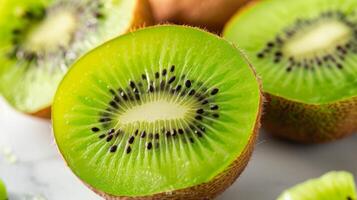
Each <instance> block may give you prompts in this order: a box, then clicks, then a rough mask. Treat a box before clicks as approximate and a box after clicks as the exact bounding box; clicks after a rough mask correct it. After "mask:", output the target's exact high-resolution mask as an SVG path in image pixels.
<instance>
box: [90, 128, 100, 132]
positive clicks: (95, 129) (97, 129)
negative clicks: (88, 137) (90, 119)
mask: <svg viewBox="0 0 357 200" xmlns="http://www.w3.org/2000/svg"><path fill="white" fill-rule="evenodd" d="M91 130H92V131H93V132H95V133H96V132H98V131H99V128H97V127H93V128H92V129H91Z"/></svg>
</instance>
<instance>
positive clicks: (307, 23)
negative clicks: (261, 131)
mask: <svg viewBox="0 0 357 200" xmlns="http://www.w3.org/2000/svg"><path fill="white" fill-rule="evenodd" d="M356 10H357V2H356V1H354V0H342V1H339V0H314V1H310V0H291V1H284V2H282V1H279V0H266V1H259V2H253V3H251V4H250V5H248V6H246V7H245V8H244V9H242V10H241V11H240V12H238V13H237V14H236V16H235V17H233V19H231V21H230V22H229V23H228V24H227V25H226V28H225V31H224V37H225V38H227V39H228V40H230V41H232V42H234V43H236V44H237V45H239V46H240V47H241V48H242V49H244V50H245V51H246V53H247V55H248V57H249V58H250V59H251V61H252V63H253V65H254V67H255V68H256V71H257V73H258V75H260V76H261V78H262V82H263V90H264V92H265V93H267V96H268V100H271V101H269V102H268V103H267V110H266V111H267V114H266V115H265V117H264V122H263V125H264V126H265V127H266V128H268V129H269V130H270V131H271V132H272V133H273V134H275V135H278V136H281V137H284V138H288V139H291V140H295V141H300V142H325V141H331V140H335V139H337V138H341V137H344V136H346V135H349V134H351V133H353V132H354V131H355V130H357V123H356V118H357V64H356V62H357V29H356V24H357V12H356ZM257 27H258V28H257ZM257 30H258V31H257Z"/></svg>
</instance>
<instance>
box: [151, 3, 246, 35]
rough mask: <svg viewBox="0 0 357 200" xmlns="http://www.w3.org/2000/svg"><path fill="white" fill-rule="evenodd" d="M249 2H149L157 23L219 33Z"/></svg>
mask: <svg viewBox="0 0 357 200" xmlns="http://www.w3.org/2000/svg"><path fill="white" fill-rule="evenodd" d="M248 1H249V0H180V1H177V0H150V2H151V5H152V9H153V14H154V16H155V18H156V20H157V21H159V22H164V23H165V22H167V21H169V22H174V23H179V24H188V25H193V26H199V27H202V28H206V29H208V30H210V31H215V32H220V31H222V29H223V26H224V24H225V23H226V22H227V21H228V20H229V18H230V17H231V16H232V15H233V14H234V13H235V12H236V11H237V10H238V8H240V7H241V6H242V5H244V4H245V3H246V2H248Z"/></svg>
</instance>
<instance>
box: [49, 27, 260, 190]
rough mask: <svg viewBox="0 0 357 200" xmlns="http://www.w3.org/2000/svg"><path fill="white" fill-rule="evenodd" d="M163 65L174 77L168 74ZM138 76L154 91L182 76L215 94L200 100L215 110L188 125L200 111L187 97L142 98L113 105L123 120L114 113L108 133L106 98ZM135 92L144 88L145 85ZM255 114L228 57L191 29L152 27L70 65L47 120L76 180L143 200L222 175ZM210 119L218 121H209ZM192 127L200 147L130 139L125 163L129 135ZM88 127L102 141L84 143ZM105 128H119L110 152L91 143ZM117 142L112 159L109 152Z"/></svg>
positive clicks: (252, 84) (218, 43) (244, 76)
mask: <svg viewBox="0 0 357 200" xmlns="http://www.w3.org/2000/svg"><path fill="white" fill-rule="evenodd" d="M172 65H175V70H174V72H170V67H171V66H172ZM164 69H167V71H168V72H167V74H166V76H164V78H163V76H160V78H159V79H155V78H154V74H155V72H160V73H161V71H163V70H164ZM143 73H145V74H146V75H147V76H148V77H150V78H149V79H150V80H154V84H157V83H158V82H159V81H161V80H164V81H166V82H168V79H169V78H170V77H172V76H173V75H175V76H177V79H176V80H175V81H174V82H173V83H172V84H171V85H172V86H176V85H177V84H179V83H180V84H181V83H182V82H183V81H182V80H181V79H179V77H181V76H182V75H186V76H185V77H186V78H188V79H191V80H193V81H194V82H192V86H191V88H196V89H197V91H201V89H202V87H199V86H197V84H198V82H200V81H202V82H203V85H204V86H205V87H207V89H208V93H210V91H212V90H213V89H214V88H219V92H218V93H217V94H216V95H209V97H208V98H207V99H209V101H210V102H214V103H215V104H217V105H219V107H220V108H219V110H217V111H211V110H209V109H208V110H206V111H205V112H206V113H207V114H209V115H208V116H204V117H203V121H198V120H195V119H194V118H193V117H194V116H195V112H196V109H197V108H198V107H199V106H201V104H200V103H199V102H198V101H197V100H196V99H195V98H194V97H192V96H189V95H187V93H186V95H183V96H180V95H178V94H177V93H175V94H171V93H169V92H164V91H160V92H155V93H153V94H151V93H150V94H148V93H147V92H146V89H143V91H142V93H141V94H142V99H141V100H142V101H141V102H140V103H138V104H135V103H134V104H131V103H122V104H120V106H123V107H128V110H129V111H127V112H122V113H116V114H114V115H115V117H114V119H113V121H112V123H109V125H107V126H103V125H101V123H99V122H98V119H99V118H100V116H99V115H100V114H99V113H101V112H106V111H105V109H106V108H107V107H108V102H110V101H111V99H112V98H113V95H111V94H110V92H109V90H110V89H115V90H116V89H118V88H119V86H120V87H125V86H127V85H128V83H129V80H134V81H136V84H138V81H140V80H142V79H141V76H142V74H143ZM143 84H144V86H143V87H144V88H148V86H147V81H143ZM196 93H198V92H196ZM206 94H207V93H206ZM134 105H137V106H134ZM139 105H141V106H139ZM259 105H260V93H259V86H258V83H257V80H256V78H255V76H254V73H253V71H252V70H251V69H250V67H249V66H248V64H247V63H246V62H245V60H244V58H243V57H241V56H240V53H239V52H238V50H237V49H235V48H234V47H233V46H231V45H230V44H229V43H228V42H226V41H225V40H223V39H220V38H218V37H217V36H214V35H212V34H209V33H206V32H203V31H200V30H198V29H193V28H189V27H179V26H158V27H153V28H148V29H143V30H140V31H137V32H134V33H130V34H127V35H125V36H122V37H119V38H117V39H115V40H113V41H110V42H108V43H106V44H104V45H102V46H100V47H99V48H97V49H95V50H93V51H92V52H90V53H89V54H87V55H86V56H84V57H83V58H82V59H80V60H79V61H78V62H77V63H75V64H74V66H73V67H72V68H71V70H70V71H69V73H68V74H67V75H66V76H65V78H64V80H63V81H62V83H61V84H60V87H59V89H58V92H57V94H56V97H55V101H54V105H53V114H52V117H53V124H54V125H53V126H54V132H55V138H56V141H57V144H58V146H59V149H60V151H61V153H62V155H63V157H64V158H65V160H66V161H67V163H68V165H69V167H70V168H71V169H72V170H73V171H74V173H75V174H76V175H77V176H78V177H79V178H80V179H82V180H83V181H84V182H86V183H87V184H89V185H90V186H92V187H93V188H95V189H96V190H99V191H104V192H106V193H109V194H112V195H117V196H145V195H152V194H156V193H161V192H170V191H173V190H177V189H183V188H187V187H190V186H195V185H198V184H201V183H205V182H209V181H210V180H212V179H213V178H214V177H215V176H217V175H218V174H220V173H221V172H223V171H224V170H225V169H226V168H227V167H228V166H229V165H230V164H232V162H233V161H234V160H235V159H237V157H238V156H240V155H241V153H242V151H243V149H244V148H245V147H246V145H247V142H248V140H249V138H250V137H251V134H252V133H253V130H254V126H255V124H256V123H257V121H256V120H257V117H258V113H259ZM206 106H208V105H206ZM205 108H207V107H205ZM213 113H219V115H220V117H219V118H213V117H212V114H213ZM193 122H195V123H197V124H201V125H202V124H204V125H205V128H206V132H205V133H203V137H201V138H199V137H198V136H197V135H195V134H191V135H190V134H186V133H185V134H182V135H176V136H174V137H173V136H171V137H165V134H163V133H161V132H160V135H159V136H160V139H159V140H155V139H149V137H148V136H146V137H145V138H140V134H139V135H138V136H137V137H135V142H134V143H133V144H132V145H130V146H131V149H132V151H131V152H130V153H129V154H127V153H126V145H127V141H128V138H129V137H131V136H133V135H134V132H135V129H137V128H139V129H140V130H146V131H147V132H146V133H147V134H148V133H149V132H153V133H155V132H156V130H157V129H159V130H161V128H163V127H166V128H175V127H184V126H185V125H187V124H188V123H193ZM92 127H98V128H100V130H101V131H99V132H98V133H93V132H92V131H91V128H92ZM111 128H115V129H116V130H118V128H122V129H123V130H124V133H121V135H120V137H119V138H116V139H113V140H112V141H111V142H106V141H105V139H99V138H98V136H99V135H101V134H103V133H107V132H108V130H109V129H111ZM189 137H192V139H193V140H194V143H190V142H189ZM120 138H124V139H122V140H120ZM114 140H115V142H114ZM119 141H121V142H120V144H119V146H118V149H117V151H116V152H115V153H111V152H109V149H110V147H111V145H113V143H115V144H117V143H119ZM150 141H152V142H153V144H154V141H159V142H157V143H158V144H159V147H158V148H156V147H155V148H154V147H153V149H151V150H148V149H147V148H146V144H147V143H148V142H150Z"/></svg>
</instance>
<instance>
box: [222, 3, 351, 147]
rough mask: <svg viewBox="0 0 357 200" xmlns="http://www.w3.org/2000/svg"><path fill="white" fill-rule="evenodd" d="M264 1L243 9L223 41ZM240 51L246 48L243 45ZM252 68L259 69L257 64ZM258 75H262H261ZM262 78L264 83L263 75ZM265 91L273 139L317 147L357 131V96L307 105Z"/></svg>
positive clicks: (268, 126) (267, 124)
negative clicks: (246, 15)
mask: <svg viewBox="0 0 357 200" xmlns="http://www.w3.org/2000/svg"><path fill="white" fill-rule="evenodd" d="M267 1H269V0H267ZM262 2H264V1H259V0H255V1H250V2H249V3H247V4H246V5H245V6H243V7H242V8H241V9H240V10H239V11H238V12H237V13H236V14H235V15H234V16H233V17H232V18H231V19H230V20H229V22H228V23H227V24H226V26H225V28H224V31H223V35H224V38H226V39H228V40H231V41H232V40H234V39H232V38H227V34H228V32H229V31H230V29H231V28H232V27H233V26H234V25H235V22H236V21H239V20H240V19H241V17H244V15H245V14H246V13H249V12H250V11H251V10H253V9H254V8H255V7H256V6H258V5H259V4H260V3H262ZM230 37H232V36H230ZM238 45H239V43H238ZM241 48H243V49H244V47H242V46H241ZM249 56H251V55H249ZM253 56H254V55H253ZM253 65H254V66H256V63H254V61H253ZM258 71H259V70H258ZM258 75H259V76H260V74H259V72H258ZM260 77H261V78H262V80H264V76H263V77H262V76H260ZM263 82H264V81H263ZM263 92H264V96H265V99H266V102H265V105H264V115H263V116H262V126H263V128H264V129H266V130H267V132H268V133H269V134H271V135H273V136H276V137H278V138H282V139H286V140H289V141H292V142H298V143H304V144H311V143H313V144H314V143H326V142H332V141H335V140H338V139H341V138H344V137H347V136H349V135H351V134H353V133H354V132H355V131H356V130H357V123H356V119H357V96H356V95H355V96H352V97H347V98H342V99H339V100H335V101H330V102H324V103H316V102H312V103H311V102H308V103H307V102H303V101H300V100H297V99H293V98H286V97H282V96H280V95H279V94H277V93H272V92H269V91H266V90H265V89H264V83H263Z"/></svg>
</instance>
